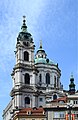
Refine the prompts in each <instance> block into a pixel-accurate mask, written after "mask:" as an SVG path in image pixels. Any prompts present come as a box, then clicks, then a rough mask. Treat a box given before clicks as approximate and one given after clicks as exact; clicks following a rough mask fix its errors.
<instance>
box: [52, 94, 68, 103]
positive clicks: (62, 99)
mask: <svg viewBox="0 0 78 120" xmlns="http://www.w3.org/2000/svg"><path fill="white" fill-rule="evenodd" d="M60 101H64V103H66V102H67V97H66V96H65V97H61V98H58V99H55V100H53V101H52V102H60Z"/></svg>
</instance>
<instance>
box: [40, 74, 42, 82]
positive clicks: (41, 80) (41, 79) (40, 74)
mask: <svg viewBox="0 0 78 120" xmlns="http://www.w3.org/2000/svg"><path fill="white" fill-rule="evenodd" d="M39 82H42V75H41V74H40V75H39Z"/></svg>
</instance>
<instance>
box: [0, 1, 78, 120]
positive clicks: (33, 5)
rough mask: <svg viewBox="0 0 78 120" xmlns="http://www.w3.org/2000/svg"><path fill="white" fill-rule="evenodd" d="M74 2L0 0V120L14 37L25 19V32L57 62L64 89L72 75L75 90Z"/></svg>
mask: <svg viewBox="0 0 78 120" xmlns="http://www.w3.org/2000/svg"><path fill="white" fill-rule="evenodd" d="M77 5H78V3H77V0H0V120H1V119H2V118H1V115H2V110H3V109H4V108H5V107H6V105H7V104H8V103H9V101H10V99H11V98H10V96H9V93H10V91H11V89H12V79H11V75H10V74H11V73H12V68H13V67H14V65H15V55H14V50H15V45H16V38H17V35H18V33H19V32H20V30H21V29H20V28H21V25H22V16H23V15H25V16H26V21H27V22H26V24H27V26H28V31H29V32H30V33H31V34H32V36H33V39H34V43H35V45H36V49H35V51H36V50H37V49H38V48H39V42H40V40H42V44H43V48H44V50H45V51H46V53H47V57H48V58H49V59H51V60H53V61H54V62H56V63H58V65H59V68H60V69H61V82H62V84H63V86H64V89H68V85H69V82H70V75H71V72H73V75H74V79H75V84H76V90H77V89H78V61H77V57H78V53H77V52H78V49H77V48H78V34H77V32H78V31H77V17H78V16H77Z"/></svg>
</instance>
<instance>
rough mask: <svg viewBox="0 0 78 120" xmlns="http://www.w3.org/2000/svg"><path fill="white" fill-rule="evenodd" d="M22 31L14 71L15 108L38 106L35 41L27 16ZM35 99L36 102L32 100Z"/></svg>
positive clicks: (12, 95) (18, 39)
mask: <svg viewBox="0 0 78 120" xmlns="http://www.w3.org/2000/svg"><path fill="white" fill-rule="evenodd" d="M21 30H22V31H21V32H20V33H19V35H18V37H17V44H16V51H15V56H16V65H15V67H14V69H13V72H12V78H13V89H12V91H11V97H12V98H13V108H19V109H20V108H24V107H33V106H36V105H35V103H36V101H35V92H36V89H35V74H36V71H35V69H34V49H35V46H34V42H33V38H32V35H31V34H30V33H29V32H28V31H27V26H26V20H25V16H24V17H23V25H22V27H21ZM32 101H34V102H32Z"/></svg>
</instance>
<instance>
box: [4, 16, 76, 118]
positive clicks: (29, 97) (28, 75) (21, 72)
mask: <svg viewBox="0 0 78 120" xmlns="http://www.w3.org/2000/svg"><path fill="white" fill-rule="evenodd" d="M34 52H35V45H34V41H33V38H32V35H31V34H30V33H29V32H28V31H27V25H26V20H25V17H23V25H22V27H21V32H19V34H18V37H17V43H16V51H15V57H16V64H15V66H14V68H13V71H12V74H11V76H12V80H13V88H12V90H11V92H10V96H11V97H12V99H11V101H10V103H9V104H8V106H7V107H6V108H5V110H4V111H3V120H37V118H38V114H36V112H37V111H38V112H39V110H42V113H41V114H40V118H39V119H38V120H45V119H47V120H56V119H54V117H53V116H54V115H55V116H58V115H56V114H57V110H56V106H59V105H57V104H62V106H63V109H64V108H65V109H64V115H62V118H63V117H64V119H65V118H66V117H65V115H66V104H67V102H69V103H70V102H71V101H72V102H73V103H75V104H76V103H77V104H78V100H77V99H78V96H77V95H76V94H78V93H76V91H75V84H74V78H73V76H71V78H70V85H69V91H65V90H63V85H62V84H61V81H60V77H61V70H60V69H59V67H58V63H54V62H53V61H51V60H50V59H49V58H47V54H46V52H45V50H44V49H43V47H42V43H41V42H40V46H39V49H38V50H37V52H36V54H35V55H34ZM73 95H74V97H73ZM63 98H64V99H65V101H64V100H62V99H63ZM58 101H60V103H59V102H58ZM56 103H57V104H56ZM53 105H54V106H53ZM34 107H36V108H37V109H36V110H35V114H34V116H33V114H31V113H32V111H34V110H32V109H33V108H34ZM76 107H77V106H76ZM43 108H44V109H43ZM28 109H30V111H31V112H30V114H31V115H30V116H29V115H28V114H24V113H23V112H25V111H26V112H27V110H28ZM23 110H24V111H23ZM47 110H48V112H47ZM59 110H62V108H61V107H59ZM44 111H46V113H45V112H44ZM53 111H56V113H54V112H53ZM51 112H52V113H51ZM61 112H62V113H63V111H61ZM76 112H77V111H76ZM21 113H22V114H21ZM43 113H45V114H43ZM47 115H48V116H49V117H48V116H47ZM50 115H51V116H52V117H51V116H50ZM19 116H20V118H19ZM31 116H32V117H31ZM34 117H35V118H34ZM47 117H48V118H47ZM50 118H51V119H50ZM57 120H59V119H57ZM60 120H61V119H60Z"/></svg>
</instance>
